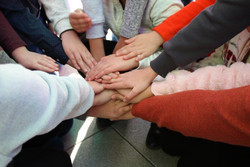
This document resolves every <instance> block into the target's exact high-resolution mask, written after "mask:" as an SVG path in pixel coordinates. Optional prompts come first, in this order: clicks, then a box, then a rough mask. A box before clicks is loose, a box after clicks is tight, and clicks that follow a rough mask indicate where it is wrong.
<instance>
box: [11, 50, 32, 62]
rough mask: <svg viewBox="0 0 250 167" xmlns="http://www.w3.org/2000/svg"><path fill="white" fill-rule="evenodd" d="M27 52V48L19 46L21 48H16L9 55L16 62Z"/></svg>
mask: <svg viewBox="0 0 250 167" xmlns="http://www.w3.org/2000/svg"><path fill="white" fill-rule="evenodd" d="M27 52H28V50H27V48H26V47H25V46H21V47H18V48H16V49H15V50H13V52H12V53H11V55H12V57H13V58H14V59H15V60H17V61H18V58H19V57H21V56H24V55H26V54H27Z"/></svg>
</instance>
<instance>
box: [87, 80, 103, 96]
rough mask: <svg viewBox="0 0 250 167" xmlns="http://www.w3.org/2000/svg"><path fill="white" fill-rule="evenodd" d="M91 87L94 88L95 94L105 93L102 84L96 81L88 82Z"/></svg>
mask: <svg viewBox="0 0 250 167" xmlns="http://www.w3.org/2000/svg"><path fill="white" fill-rule="evenodd" d="M88 83H89V85H90V86H91V87H92V88H93V90H94V92H95V94H100V93H102V92H103V90H104V88H103V86H102V84H100V83H98V82H95V81H88Z"/></svg>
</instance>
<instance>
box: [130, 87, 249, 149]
mask: <svg viewBox="0 0 250 167" xmlns="http://www.w3.org/2000/svg"><path fill="white" fill-rule="evenodd" d="M249 92H250V86H249V85H248V86H245V87H239V88H234V89H226V90H219V91H211V90H193V91H185V92H179V93H175V94H171V95H163V96H154V97H152V98H149V99H145V100H143V101H142V102H140V103H138V104H135V105H134V106H133V109H132V114H133V115H134V116H136V117H140V118H142V119H144V120H148V121H151V122H155V123H157V124H158V126H160V127H166V128H169V129H171V130H174V131H178V132H180V133H182V134H183V135H185V136H192V137H199V138H205V139H208V140H213V141H220V142H225V143H229V144H233V145H242V146H248V147H249V146H250V143H249V141H250V137H249V136H250V135H249V129H250V123H249V118H250V104H249V100H250V94H249Z"/></svg>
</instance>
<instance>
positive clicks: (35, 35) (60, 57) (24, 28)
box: [3, 5, 68, 64]
mask: <svg viewBox="0 0 250 167" xmlns="http://www.w3.org/2000/svg"><path fill="white" fill-rule="evenodd" d="M3 10H4V11H5V12H6V18H7V19H8V20H9V21H10V23H11V25H12V26H13V27H14V28H15V29H16V30H17V31H18V32H19V33H21V34H22V35H23V36H25V37H26V38H27V39H28V40H29V41H31V42H32V43H34V44H35V45H36V46H37V47H39V48H40V49H41V50H42V51H43V52H44V54H46V55H47V56H50V57H52V58H53V59H54V60H56V61H58V62H60V63H62V64H65V63H66V62H67V61H68V57H67V55H66V54H65V52H64V50H63V47H62V42H61V40H60V39H59V38H58V37H57V36H56V35H55V34H53V33H52V32H51V31H50V30H49V29H47V28H46V27H45V26H44V25H43V24H42V23H41V21H40V20H39V19H37V18H36V17H35V16H34V15H32V14H31V13H30V12H29V10H28V9H27V8H24V7H23V6H21V5H19V6H15V7H13V8H5V9H3Z"/></svg>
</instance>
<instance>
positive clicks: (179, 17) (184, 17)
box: [153, 0, 216, 41]
mask: <svg viewBox="0 0 250 167" xmlns="http://www.w3.org/2000/svg"><path fill="white" fill-rule="evenodd" d="M215 1H216V0H196V1H194V2H190V3H189V4H188V5H187V6H185V7H184V8H183V9H182V10H180V11H179V12H177V13H175V14H174V15H172V16H170V17H169V18H168V19H166V20H165V21H163V22H162V23H161V24H160V25H158V26H156V27H155V28H154V29H153V30H154V31H156V32H158V33H159V34H160V35H161V36H162V38H163V39H164V41H168V40H169V39H171V38H172V37H173V36H174V35H175V34H176V33H177V32H178V31H179V30H180V29H182V28H183V27H185V26H186V25H188V23H190V21H192V19H193V18H194V17H195V16H197V15H198V14H199V13H200V12H201V11H202V10H203V9H205V8H206V7H208V6H210V5H212V4H214V3H215Z"/></svg>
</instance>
